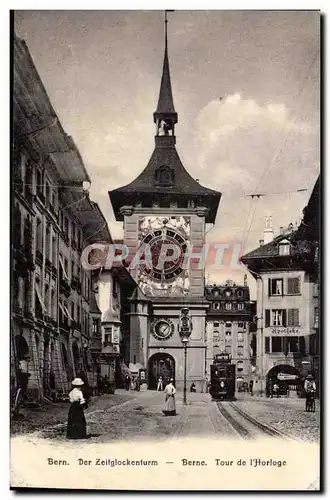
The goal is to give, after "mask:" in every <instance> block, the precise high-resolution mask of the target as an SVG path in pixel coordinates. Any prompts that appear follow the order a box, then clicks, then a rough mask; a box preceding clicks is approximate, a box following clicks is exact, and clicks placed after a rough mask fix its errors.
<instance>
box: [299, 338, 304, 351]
mask: <svg viewBox="0 0 330 500" xmlns="http://www.w3.org/2000/svg"><path fill="white" fill-rule="evenodd" d="M299 352H300V354H302V355H304V354H305V337H299Z"/></svg>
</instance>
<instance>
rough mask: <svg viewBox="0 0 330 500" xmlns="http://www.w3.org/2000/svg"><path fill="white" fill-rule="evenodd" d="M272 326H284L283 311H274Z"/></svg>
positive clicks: (272, 313) (272, 311) (271, 316)
mask: <svg viewBox="0 0 330 500" xmlns="http://www.w3.org/2000/svg"><path fill="white" fill-rule="evenodd" d="M270 326H283V310H282V309H272V310H271V315H270Z"/></svg>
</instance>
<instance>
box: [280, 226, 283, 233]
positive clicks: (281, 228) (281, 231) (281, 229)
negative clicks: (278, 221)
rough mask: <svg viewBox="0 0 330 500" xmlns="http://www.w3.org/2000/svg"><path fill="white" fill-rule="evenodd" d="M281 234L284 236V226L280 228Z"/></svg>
mask: <svg viewBox="0 0 330 500" xmlns="http://www.w3.org/2000/svg"><path fill="white" fill-rule="evenodd" d="M280 234H284V227H283V226H281V227H280Z"/></svg>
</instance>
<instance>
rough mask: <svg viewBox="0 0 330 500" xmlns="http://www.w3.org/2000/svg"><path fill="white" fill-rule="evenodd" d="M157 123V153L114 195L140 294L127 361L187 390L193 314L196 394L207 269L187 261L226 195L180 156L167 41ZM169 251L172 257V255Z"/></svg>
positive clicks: (151, 380) (201, 372)
mask: <svg viewBox="0 0 330 500" xmlns="http://www.w3.org/2000/svg"><path fill="white" fill-rule="evenodd" d="M165 26H166V25H165ZM153 118H154V123H155V125H156V135H155V149H154V152H153V154H152V156H151V158H150V160H149V163H148V165H147V167H146V168H145V169H144V170H143V172H142V173H141V174H140V175H139V176H138V177H137V178H136V179H135V180H133V181H132V182H131V183H130V184H128V185H126V186H123V187H120V188H118V189H115V190H113V191H111V192H110V193H109V196H110V200H111V203H112V207H113V210H114V214H115V216H116V220H117V221H122V222H123V225H124V244H125V245H127V247H128V249H129V254H128V256H127V258H126V263H127V264H128V265H129V270H130V273H131V276H132V277H133V279H134V280H135V281H136V283H137V284H138V286H139V290H140V291H139V293H138V294H137V295H136V296H135V297H134V300H132V303H131V313H130V315H131V316H130V362H134V359H135V362H136V363H139V364H140V365H142V366H143V367H144V368H145V369H147V371H148V384H149V388H154V387H155V385H156V380H157V378H158V376H160V375H162V376H163V377H164V378H168V377H170V376H172V377H173V378H175V380H176V384H177V386H179V387H180V386H182V384H183V372H184V368H183V364H184V355H183V346H182V342H181V338H180V335H179V330H178V325H179V317H180V311H181V309H182V308H184V307H188V308H189V311H190V314H191V317H192V325H193V327H192V333H191V337H190V341H189V344H188V372H187V377H188V380H191V381H192V380H193V381H194V382H195V383H196V386H197V387H198V386H199V385H201V384H203V383H204V380H205V367H206V357H205V353H206V311H207V309H208V306H209V304H208V302H207V300H206V299H205V296H204V284H205V281H204V266H203V265H200V264H199V260H198V258H197V259H194V258H191V259H190V258H189V256H190V254H191V252H192V251H193V252H198V251H201V249H202V246H203V244H204V242H205V226H206V224H207V223H214V221H215V217H216V213H217V208H218V204H219V201H220V197H221V193H218V192H216V191H214V190H212V189H208V188H206V187H203V186H202V185H201V184H200V183H199V182H197V181H196V180H194V179H193V178H192V177H191V176H190V175H189V173H188V172H187V171H186V169H185V168H184V166H183V164H182V162H181V160H180V158H179V155H178V153H177V150H176V147H175V144H176V136H175V125H176V123H177V121H178V115H177V113H176V111H175V108H174V104H173V97H172V88H171V80H170V70H169V60H168V49H167V34H166V36H165V55H164V64H163V73H162V79H161V86H160V93H159V101H158V105H157V109H156V111H155V113H154V116H153ZM168 245H169V246H171V248H172V250H169V252H168V253H167V251H166V246H168ZM142 248H144V249H148V250H149V251H150V254H149V255H150V257H151V265H145V264H143V263H141V261H139V263H138V264H137V261H136V255H137V254H138V253H139V252H141V249H142ZM167 248H169V247H167ZM173 248H174V250H173ZM138 249H140V250H139V252H138ZM171 252H173V253H171ZM185 259H188V264H187V265H185V262H186V260H185ZM141 260H142V259H141Z"/></svg>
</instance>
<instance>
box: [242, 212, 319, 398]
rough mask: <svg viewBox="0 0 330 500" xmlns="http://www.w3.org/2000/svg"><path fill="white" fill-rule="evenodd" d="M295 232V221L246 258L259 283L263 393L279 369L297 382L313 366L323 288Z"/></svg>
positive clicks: (259, 369) (258, 371) (258, 352)
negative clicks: (305, 262)
mask: <svg viewBox="0 0 330 500" xmlns="http://www.w3.org/2000/svg"><path fill="white" fill-rule="evenodd" d="M266 227H267V228H268V229H269V220H268V221H266ZM268 232H269V231H268ZM272 236H273V234H272ZM296 236H297V231H295V230H294V228H293V225H292V224H290V225H289V227H288V228H287V229H285V230H284V229H283V228H281V230H280V234H279V235H278V236H276V237H273V239H271V238H270V241H268V242H267V243H265V238H264V240H261V241H260V243H261V245H260V247H259V248H257V249H256V250H253V251H252V252H250V253H248V254H246V255H245V256H243V257H242V262H243V263H244V264H245V265H246V266H247V267H248V269H249V271H250V272H251V274H252V276H254V278H255V279H256V282H257V336H256V341H257V342H256V376H257V380H258V381H259V382H260V385H259V388H260V391H262V392H263V391H265V388H266V385H267V382H269V381H270V380H273V379H274V378H276V377H277V376H278V375H279V374H280V377H282V378H283V379H284V378H286V379H287V380H288V381H289V380H290V379H291V382H290V383H292V384H293V383H294V381H295V380H299V379H300V378H301V377H304V376H306V375H307V374H308V373H309V372H310V371H311V366H312V361H311V360H312V358H313V356H314V354H313V353H314V349H315V347H314V340H313V336H314V333H315V326H316V321H317V318H318V289H317V284H316V283H315V278H314V276H313V275H312V274H311V273H310V272H306V267H305V266H304V265H303V264H302V259H301V258H300V257H301V256H302V252H301V247H299V245H297V242H296Z"/></svg>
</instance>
